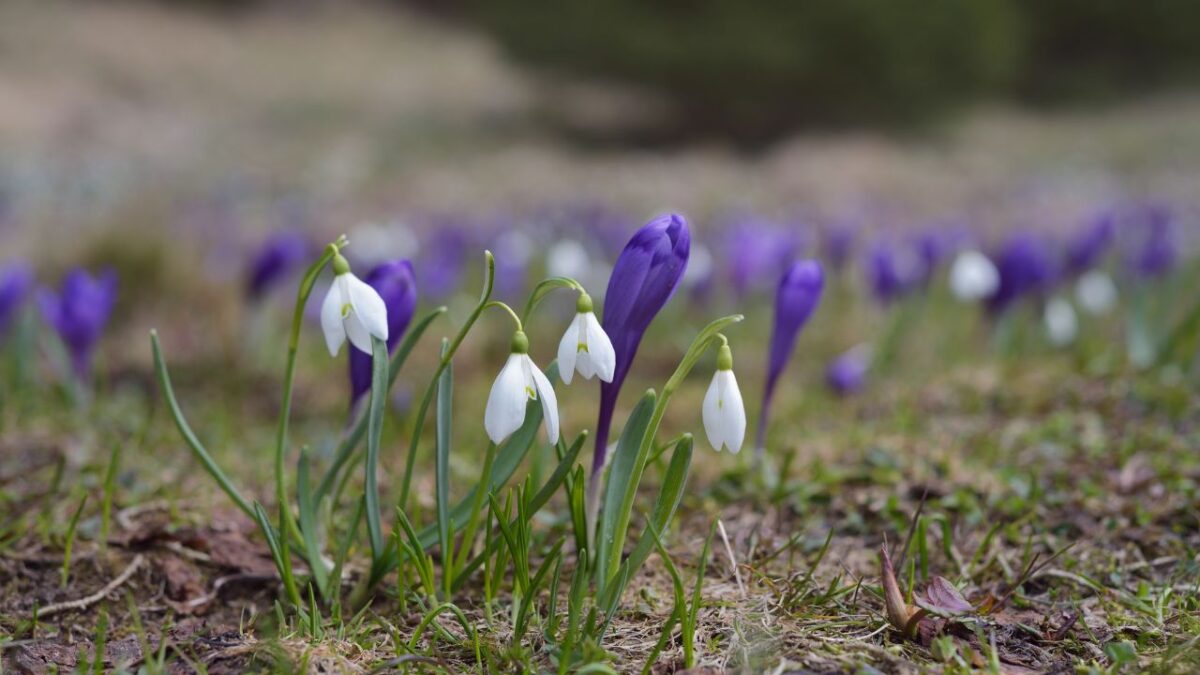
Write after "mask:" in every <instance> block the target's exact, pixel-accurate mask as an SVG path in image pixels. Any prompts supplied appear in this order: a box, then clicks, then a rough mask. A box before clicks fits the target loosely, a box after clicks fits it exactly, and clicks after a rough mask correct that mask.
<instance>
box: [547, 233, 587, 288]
mask: <svg viewBox="0 0 1200 675" xmlns="http://www.w3.org/2000/svg"><path fill="white" fill-rule="evenodd" d="M591 266H592V261H591V257H590V256H589V255H588V252H587V248H585V247H584V245H583V244H581V243H579V242H578V241H575V240H574V239H563V240H561V241H558V242H555V243H554V245H553V246H551V247H550V249H549V250H548V251H546V273H547V274H549V275H550V276H552V277H570V278H571V279H588V278H589V277H588V274H589V273H590V271H591Z"/></svg>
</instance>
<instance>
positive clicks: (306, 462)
mask: <svg viewBox="0 0 1200 675" xmlns="http://www.w3.org/2000/svg"><path fill="white" fill-rule="evenodd" d="M310 470H311V461H310V459H309V454H308V448H300V461H299V463H298V465H297V469H296V491H297V495H298V501H299V503H300V533H301V534H302V535H304V559H305V560H307V561H308V569H309V571H310V573H311V574H312V578H313V581H314V582H315V583H316V585H317V590H318V591H320V593H321V597H322V598H325V599H326V600H328V599H329V576H328V574H327V572H326V570H325V561H324V560H322V559H321V544H320V542H319V537H318V536H317V527H318V526H317V510H316V505H315V504H314V503H313V496H314V495H313V492H312V486H311V485H310V483H311V481H310V476H309V473H310Z"/></svg>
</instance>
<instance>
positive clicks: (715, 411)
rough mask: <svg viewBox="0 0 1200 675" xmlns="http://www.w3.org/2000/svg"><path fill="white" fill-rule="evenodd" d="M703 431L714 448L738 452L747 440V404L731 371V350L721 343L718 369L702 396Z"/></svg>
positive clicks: (718, 354) (718, 352)
mask: <svg viewBox="0 0 1200 675" xmlns="http://www.w3.org/2000/svg"><path fill="white" fill-rule="evenodd" d="M702 418H703V421H704V433H705V434H706V435H707V436H708V442H709V443H711V444H712V446H713V449H715V450H717V451H718V452H720V451H721V450H723V449H727V450H729V451H730V452H732V453H734V454H737V453H738V451H739V450H741V449H742V442H743V441H745V439H746V406H745V405H743V403H742V392H741V391H740V390H739V389H738V383H737V377H735V376H734V374H733V350H731V349H730V348H729V345H727V344H726V345H721V347H720V349H719V350H718V351H717V370H716V372H715V373H713V379H712V383H711V384H709V385H708V393H707V394H705V396H704V407H703V410H702Z"/></svg>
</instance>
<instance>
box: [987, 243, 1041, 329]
mask: <svg viewBox="0 0 1200 675" xmlns="http://www.w3.org/2000/svg"><path fill="white" fill-rule="evenodd" d="M1052 250H1053V249H1052V247H1051V246H1049V245H1048V243H1047V242H1046V241H1044V240H1043V239H1042V238H1041V237H1038V236H1036V235H1033V234H1031V233H1027V232H1026V233H1019V234H1015V235H1013V236H1012V237H1010V238H1009V239H1008V241H1007V242H1006V243H1005V244H1004V246H1003V248H1001V249H1000V252H999V254H998V255H996V256H995V257H994V258H993V260H994V261H995V262H996V270H997V271H998V272H999V273H1000V286H999V287H998V288H997V289H996V292H995V293H994V294H992V297H990V298H988V304H987V306H988V311H990V312H992V313H993V314H997V313H1000V312H1003V311H1004V310H1006V309H1008V307H1010V306H1011V305H1012V304H1013V303H1014V302H1016V301H1017V300H1019V299H1021V298H1023V297H1025V296H1027V295H1031V294H1036V293H1044V292H1045V291H1047V290H1049V288H1050V286H1051V285H1052V284H1053V283H1054V279H1055V277H1056V276H1057V272H1056V270H1055V267H1054V259H1053V258H1052V257H1051V252H1052Z"/></svg>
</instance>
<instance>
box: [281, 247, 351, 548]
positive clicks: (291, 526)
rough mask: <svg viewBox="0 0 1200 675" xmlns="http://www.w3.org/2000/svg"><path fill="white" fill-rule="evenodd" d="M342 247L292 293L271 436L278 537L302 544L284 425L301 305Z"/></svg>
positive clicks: (287, 418)
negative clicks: (290, 486)
mask: <svg viewBox="0 0 1200 675" xmlns="http://www.w3.org/2000/svg"><path fill="white" fill-rule="evenodd" d="M345 244H346V241H345V238H344V237H339V238H338V240H337V241H336V242H334V243H332V244H330V245H329V246H327V247H325V252H324V253H323V254H322V255H321V257H320V258H319V259H318V260H317V262H315V263H313V265H312V267H309V268H308V271H307V272H305V274H304V278H303V279H302V280H301V281H300V289H299V290H298V291H297V293H296V307H295V309H294V310H293V311H292V328H291V333H290V335H289V336H288V353H287V366H286V368H285V370H284V374H283V404H282V405H281V406H280V410H279V426H278V428H277V429H276V432H275V499H276V501H277V502H278V505H279V511H280V514H281V515H280V518H281V521H282V523H283V524H284V525H285V527H286V529H285V531H282V532H281V533H280V536H282V537H284V538H285V539H286V538H287V537H289V536H290V537H295V539H296V540H297V541H303V539H304V538H303V537H302V536H301V535H300V528H299V527H297V525H296V518H295V516H293V515H292V509H291V507H290V506H289V505H288V498H287V475H286V473H285V472H284V465H285V455H286V454H287V432H288V423H289V421H290V419H291V414H292V388H293V386H294V384H295V380H296V353H297V351H298V349H299V347H300V328H301V325H302V324H303V321H304V305H305V304H307V302H308V296H310V295H312V289H313V285H314V284H315V283H316V282H317V277H318V276H319V275H320V274H321V272H322V270H324V269H325V266H326V265H328V264H329V261H330V260H333V257H334V256H335V255H337V253H338V251H339V250H340V249H341V247H342V246H345Z"/></svg>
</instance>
